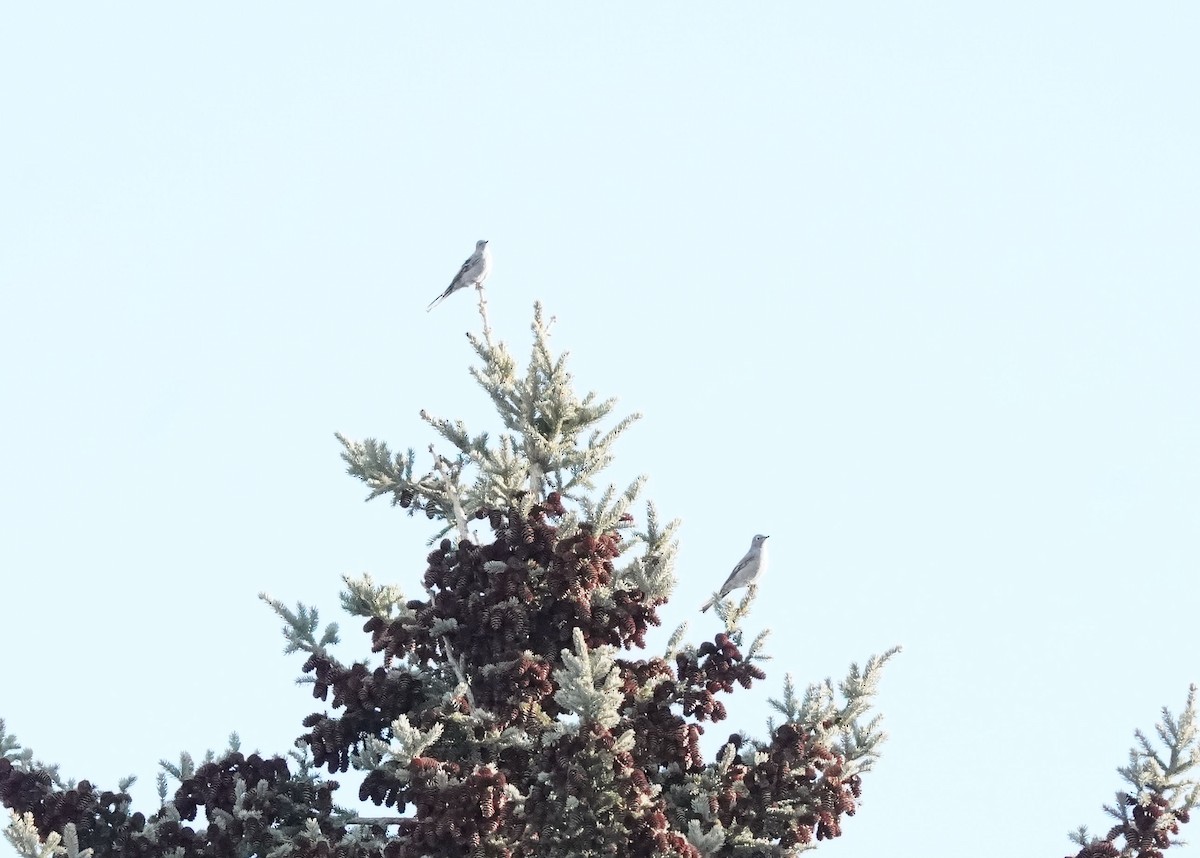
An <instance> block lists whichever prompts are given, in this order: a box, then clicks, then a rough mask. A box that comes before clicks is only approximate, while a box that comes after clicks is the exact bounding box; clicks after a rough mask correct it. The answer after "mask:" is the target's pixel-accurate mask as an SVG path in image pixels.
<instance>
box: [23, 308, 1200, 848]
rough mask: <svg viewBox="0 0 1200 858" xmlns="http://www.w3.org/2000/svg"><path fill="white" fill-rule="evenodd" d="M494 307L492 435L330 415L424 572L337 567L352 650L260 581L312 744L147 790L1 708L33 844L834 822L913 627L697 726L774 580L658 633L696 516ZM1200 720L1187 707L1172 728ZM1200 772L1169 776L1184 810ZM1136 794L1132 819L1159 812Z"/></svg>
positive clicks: (389, 842) (563, 840) (815, 829)
mask: <svg viewBox="0 0 1200 858" xmlns="http://www.w3.org/2000/svg"><path fill="white" fill-rule="evenodd" d="M480 313H481V316H482V317H483V328H482V333H481V335H480V336H472V335H469V340H470V343H471V345H472V347H473V348H474V350H475V353H476V354H477V356H478V358H479V360H480V364H479V366H477V367H475V368H473V369H472V370H471V373H472V375H473V376H474V378H475V379H476V381H478V383H479V384H480V385H481V386H482V387H483V389H484V390H485V391H486V392H487V394H488V395H489V396H490V397H491V400H492V402H493V404H494V405H495V409H496V413H497V415H498V417H499V423H500V426H501V429H500V431H499V432H498V433H497V434H496V436H495V438H493V436H492V435H491V434H489V433H486V432H483V433H479V434H472V433H471V432H470V431H468V429H467V427H466V426H465V425H463V424H462V423H461V422H458V421H450V420H446V419H443V418H440V417H436V416H433V415H431V414H429V413H427V412H422V417H423V418H424V420H425V421H426V423H428V425H429V426H430V427H431V428H432V429H433V430H434V432H435V433H436V435H437V436H439V437H440V439H441V440H440V442H439V443H440V444H441V445H442V447H441V448H440V449H439V448H438V446H437V445H431V446H430V448H429V454H430V457H431V459H430V462H431V464H430V465H429V467H428V470H427V471H426V472H424V473H423V474H420V475H417V471H416V468H417V456H416V454H415V453H414V452H413V451H412V450H407V451H404V452H393V451H392V450H391V449H390V448H389V447H388V445H387V444H385V443H383V442H381V441H376V440H371V439H368V440H364V441H354V440H351V439H349V438H346V437H344V436H341V435H339V436H338V439H339V441H340V442H341V444H342V447H343V452H342V456H343V458H344V460H345V462H346V464H347V467H348V471H349V473H350V474H351V475H353V476H354V477H355V478H357V479H359V480H361V481H362V482H363V483H364V484H365V485H366V486H367V488H368V491H369V495H368V498H369V499H370V498H377V497H389V498H390V499H391V501H392V503H393V504H394V505H396V506H398V507H400V508H401V509H403V510H406V511H407V512H408V514H409V515H410V516H414V515H417V514H423V515H424V517H425V518H426V519H427V520H428V521H429V522H431V524H430V526H431V527H432V528H433V529H434V532H433V535H432V537H431V539H430V543H429V544H430V548H431V550H430V551H429V553H428V554H427V556H426V557H425V558H424V561H423V562H424V572H423V575H422V576H421V577H420V578H419V579H417V578H416V576H415V575H414V576H413V580H411V581H405V582H403V583H404V585H405V586H407V587H409V588H410V589H411V590H413V593H412V595H409V596H406V595H405V594H404V593H403V592H402V589H401V587H400V585H398V584H378V583H376V582H375V581H373V580H372V579H371V578H370V577H369V576H363V577H361V578H350V577H347V578H345V579H344V583H345V589H344V591H343V593H342V606H343V608H344V609H345V610H346V611H347V612H348V613H350V614H351V615H353V616H356V617H359V618H360V619H361V620H362V621H363V622H362V630H363V633H364V638H363V643H364V645H369V650H370V654H369V655H367V656H366V657H364V658H362V659H360V660H358V661H355V662H354V663H351V664H344V663H342V662H341V661H339V660H338V659H337V658H336V657H335V656H334V654H333V653H332V651H331V649H330V648H331V647H332V646H333V645H334V644H336V643H337V642H338V631H337V628H336V626H334V625H329V626H327V627H325V628H324V629H323V630H322V629H321V628H320V623H319V619H318V616H317V612H316V611H315V610H313V609H311V608H308V607H305V606H304V605H298V606H297V608H296V609H295V610H292V609H290V608H288V607H287V606H286V605H285V604H284V603H283V602H281V601H279V600H276V599H274V598H271V597H269V596H266V595H265V594H264V596H263V598H264V600H265V601H266V602H267V603H268V604H269V605H270V606H271V608H273V609H274V611H275V612H276V613H277V614H278V615H279V617H281V618H282V619H283V621H284V624H285V625H284V634H285V637H286V639H287V649H288V650H289V651H293V652H302V653H304V654H305V661H304V664H303V672H304V681H307V682H308V683H310V684H311V685H312V693H313V696H314V697H315V698H316V699H317V700H319V701H321V703H322V707H321V709H320V711H316V712H313V713H312V714H310V715H308V717H306V718H304V720H303V727H304V731H305V732H304V733H303V734H302V735H301V736H300V737H299V738H298V740H297V743H296V744H297V748H296V749H295V750H294V751H292V752H290V753H289V754H288V755H287V756H286V757H279V756H276V757H271V758H264V757H262V756H260V755H258V754H250V755H245V754H243V753H242V752H241V751H240V748H239V746H238V740H237V737H236V735H234V736H233V737H231V741H230V747H229V748H228V749H227V750H226V751H225V752H224V753H222V754H221V755H219V756H218V755H216V754H212V753H210V754H209V755H208V756H206V757H205V758H204V759H203V760H202V761H201V762H200V764H199V765H197V764H196V763H195V761H194V760H192V759H191V758H190V757H189V756H188V755H186V754H184V755H182V756H181V758H180V760H179V763H178V764H170V763H165V762H164V763H163V764H162V766H163V771H162V773H160V775H159V779H158V794H159V799H160V806H159V808H158V809H157V810H155V811H153V812H152V813H150V814H149V815H146V814H144V813H142V812H136V811H134V810H133V808H132V807H131V800H130V797H129V794H128V792H127V790H128V788H129V785H130V783H131V781H130V780H127V781H123V782H122V783H120V784H119V785H118V787H117V789H116V790H115V791H109V790H101V789H98V788H97V787H95V786H93V785H92V784H91V783H90V782H88V781H81V782H79V783H74V782H68V781H64V780H63V779H62V778H61V777H60V776H59V774H58V771H57V769H56V768H55V767H52V766H47V765H45V764H43V763H40V762H38V761H35V760H34V758H33V755H32V753H31V752H30V751H29V750H28V749H25V748H22V747H21V746H20V745H19V744H18V743H17V742H16V740H15V738H14V737H12V736H9V735H7V734H6V733H4V729H3V725H2V723H0V801H2V802H3V804H4V805H5V806H7V807H9V808H10V809H11V810H12V823H11V825H10V826H9V829H8V831H7V835H8V838H9V841H10V842H11V843H12V844H13V845H14V846H15V847H16V848H17V850H18V851H19V852H20V853H21V854H23V855H49V854H66V855H68V856H72V858H73V856H77V855H81V856H93V855H94V856H120V858H135V856H136V858H142V856H145V858H151V856H154V858H157V856H169V855H186V856H190V855H214V856H224V855H230V856H233V855H238V856H249V855H257V856H280V857H281V856H330V855H336V856H346V858H359V857H360V856H362V858H368V856H369V857H370V858H377V856H385V857H386V858H416V856H468V855H470V856H505V858H508V857H509V856H513V858H517V857H518V856H519V858H534V856H564V858H565V856H591V855H622V856H623V855H629V856H652V855H653V856H660V855H661V856H687V858H700V856H758V855H766V856H783V855H793V854H797V853H799V852H802V851H805V850H807V849H810V848H812V847H814V846H815V845H816V844H817V843H818V842H819V841H821V840H824V839H828V838H832V837H837V836H839V835H840V834H841V833H842V826H843V824H844V822H845V818H846V817H848V816H851V815H853V814H854V813H855V811H856V809H857V805H858V800H859V797H860V794H861V791H862V789H863V776H864V774H865V773H867V772H868V771H869V769H870V768H871V765H872V764H873V762H874V761H875V760H876V759H877V757H878V754H879V745H880V742H881V741H882V740H883V738H884V734H883V733H882V731H881V729H880V719H879V716H878V715H872V714H871V704H872V700H873V697H874V695H875V692H876V688H877V684H878V681H879V678H880V674H881V670H882V668H883V665H884V664H885V663H886V662H887V661H888V659H889V658H891V657H892V655H893V654H894V653H895V652H896V650H890V651H888V652H886V653H883V654H882V655H880V656H877V657H872V658H870V659H868V660H867V661H866V662H865V664H864V665H863V667H862V668H861V669H860V668H859V667H858V666H856V665H852V666H851V668H850V670H849V673H848V675H847V677H846V678H845V680H843V681H842V682H841V683H840V684H839V685H838V686H837V687H836V688H835V687H834V685H833V683H831V682H830V681H828V680H827V681H824V682H819V683H815V684H813V685H809V686H808V687H807V688H806V689H805V690H804V691H803V692H801V691H799V690H798V689H797V688H796V686H795V685H794V683H793V682H792V680H791V677H790V676H789V677H786V678H785V681H784V685H783V693H782V695H781V698H780V699H779V700H775V701H772V703H773V705H774V707H775V709H776V711H777V712H778V715H779V720H778V723H769V724H768V725H767V733H766V735H765V736H764V737H763V738H752V737H751V736H750V735H749V732H748V731H735V732H731V733H730V734H729V736H728V738H727V739H726V740H725V741H724V742H723V743H722V744H721V745H720V746H719V748H718V750H717V752H716V755H715V758H714V759H705V758H704V756H703V754H702V752H701V748H700V737H701V735H702V733H703V732H704V730H705V728H706V727H710V728H712V727H713V726H715V725H717V724H718V723H719V722H721V721H724V720H725V719H726V717H727V715H728V710H727V708H726V703H725V699H724V698H725V697H726V696H727V695H729V694H730V693H731V692H733V691H734V690H735V689H737V688H749V687H751V686H752V685H753V683H754V682H756V681H761V680H763V679H764V678H765V673H764V672H763V670H762V668H761V667H760V666H759V665H760V664H761V663H762V661H763V660H764V659H765V655H764V653H763V651H762V650H763V640H764V635H765V633H759V634H758V635H756V636H754V637H753V639H752V640H751V641H750V642H749V643H747V642H746V641H745V639H744V637H745V634H746V632H745V630H744V628H743V624H744V622H745V620H746V616H747V613H748V611H749V608H750V606H751V604H752V602H753V599H754V596H755V588H754V587H753V586H752V587H750V588H749V590H748V591H747V593H746V594H745V596H744V597H743V598H742V599H741V600H740V602H737V603H734V602H732V601H721V602H718V603H717V612H718V615H719V616H720V617H721V619H722V620H723V621H724V623H725V629H724V631H722V632H721V633H719V634H717V635H716V636H715V637H714V638H713V639H712V640H710V641H704V642H702V643H700V644H699V645H692V644H685V643H684V635H685V629H684V628H683V627H680V628H679V629H678V630H677V631H676V632H675V634H673V635H672V636H671V638H670V641H669V642H668V644H667V646H666V649H665V652H663V653H662V654H660V655H653V656H647V655H645V654H644V652H645V650H646V649H647V641H646V635H647V632H648V631H649V629H650V627H651V626H657V625H659V624H660V617H659V613H658V612H659V610H660V608H661V607H662V606H663V605H664V604H665V603H666V602H667V600H668V598H669V597H670V595H671V592H672V588H673V586H674V583H675V578H674V565H675V555H676V549H677V541H676V533H677V529H678V522H676V521H671V522H669V523H666V524H663V523H662V521H661V520H660V518H659V515H658V513H657V511H656V509H655V507H654V506H653V504H647V505H646V506H645V507H644V513H643V520H642V523H640V524H639V522H638V521H637V520H636V518H635V513H634V508H635V503H636V502H637V501H638V499H639V495H640V493H641V490H642V486H643V482H644V481H643V480H642V479H638V480H636V481H635V482H634V483H633V484H632V485H630V486H628V487H627V488H626V489H625V490H624V491H617V490H616V489H614V488H613V487H611V486H609V487H607V488H605V489H603V490H601V489H599V488H598V485H597V481H598V479H599V477H600V475H601V473H602V472H603V470H604V468H605V467H606V466H607V465H608V464H609V463H610V462H611V461H612V458H613V455H614V453H613V447H614V443H615V441H616V440H617V439H618V437H619V436H620V435H621V434H622V433H623V432H624V431H625V430H626V429H627V428H628V427H629V426H630V425H631V424H632V423H633V422H634V421H635V420H636V418H637V415H632V416H629V417H625V418H624V419H620V420H617V421H616V422H615V424H613V425H611V426H610V427H609V428H607V429H606V428H604V424H605V423H606V421H607V420H608V419H609V418H610V415H611V414H612V412H613V409H614V406H615V401H614V400H611V399H607V400H601V399H598V398H597V397H596V396H595V395H593V394H588V395H586V396H583V397H582V398H581V397H579V396H578V395H577V394H576V393H575V390H574V387H573V384H572V379H571V376H570V374H569V373H568V371H567V367H566V356H565V354H564V355H560V356H555V354H554V353H553V351H552V350H551V346H550V340H549V325H548V324H547V323H546V321H545V319H544V316H543V314H542V310H541V307H540V306H536V305H535V313H534V321H533V325H532V330H533V349H532V354H531V356H530V360H529V363H528V365H527V367H526V368H525V369H524V371H523V372H519V371H518V368H517V362H516V360H515V359H514V358H513V357H512V355H511V354H510V353H509V351H508V349H507V348H506V347H505V345H504V344H503V343H501V342H498V341H496V340H494V338H493V335H492V332H491V329H490V327H489V325H488V320H487V314H486V302H485V301H484V296H483V293H482V291H481V292H480ZM1191 703H1192V700H1191V699H1189V709H1188V712H1192V709H1191ZM1193 722H1194V715H1188V716H1186V717H1185V718H1183V719H1181V720H1180V721H1179V722H1171V721H1168V723H1169V724H1171V725H1173V726H1172V727H1171V730H1174V731H1175V732H1174V733H1170V735H1171V736H1173V737H1174V738H1175V739H1176V740H1177V742H1176V744H1177V745H1179V746H1180V747H1181V748H1184V747H1185V746H1186V742H1193V744H1194V736H1193V735H1192V733H1194V729H1193V727H1192V726H1190V725H1192V724H1193ZM1189 731H1192V732H1189ZM1168 732H1170V731H1168ZM1185 734H1186V735H1185ZM1185 739H1186V741H1185ZM1141 759H1142V758H1139V760H1141ZM1177 762H1178V761H1177V760H1175V757H1174V756H1172V757H1171V760H1170V761H1168V764H1167V765H1164V766H1163V767H1162V769H1163V771H1164V772H1165V773H1166V775H1165V778H1166V779H1165V780H1162V779H1160V780H1158V781H1156V780H1154V779H1153V778H1150V779H1146V778H1143V779H1142V780H1140V781H1139V784H1142V787H1140V789H1143V790H1144V791H1148V792H1145V793H1139V794H1138V796H1137V797H1136V798H1137V804H1136V806H1137V807H1150V806H1153V807H1155V808H1157V807H1159V805H1157V804H1155V802H1156V801H1157V798H1156V797H1157V796H1160V795H1164V796H1165V795H1167V792H1168V791H1169V790H1168V787H1169V788H1170V789H1175V788H1177V787H1179V785H1180V784H1181V783H1184V782H1185V781H1184V780H1181V778H1184V770H1183V769H1181V768H1179V766H1178V765H1176V763H1177ZM351 768H354V769H357V770H360V771H362V772H364V773H365V778H364V780H363V782H362V786H361V788H360V790H359V795H358V798H359V800H360V801H361V802H363V803H371V804H373V805H374V806H376V807H377V808H378V811H377V812H374V813H373V814H372V815H369V816H364V815H360V814H359V813H357V812H355V811H351V810H347V809H345V808H343V807H340V806H338V805H337V804H335V793H336V790H337V787H338V784H337V782H336V780H333V779H330V778H329V777H327V776H326V774H323V773H322V772H321V770H322V769H324V770H325V772H326V773H327V774H328V775H336V774H337V773H340V772H346V771H348V770H349V769H351ZM1132 770H1133V769H1131V771H1132ZM1137 772H1138V773H1139V774H1138V775H1137V776H1138V777H1142V775H1141V774H1140V773H1141V772H1142V769H1137ZM171 784H174V789H173V790H172V789H171V788H170V785H171ZM1155 790H1158V792H1155ZM1144 794H1145V795H1149V796H1150V798H1149V799H1148V800H1147V801H1148V803H1142V798H1143V796H1144ZM1194 799H1195V793H1194V791H1193V792H1192V793H1191V794H1189V795H1188V796H1184V797H1182V798H1181V797H1180V795H1179V794H1176V793H1171V794H1170V795H1169V796H1168V797H1167V799H1166V800H1167V802H1168V804H1169V808H1168V810H1169V813H1170V817H1169V818H1170V820H1171V822H1172V823H1177V822H1185V821H1186V818H1187V817H1186V813H1187V809H1188V808H1189V807H1190V806H1191V805H1190V802H1192V801H1194ZM1172 802H1174V803H1172ZM1184 805H1186V806H1184ZM1124 807H1125V805H1122V808H1124ZM1120 812H1121V813H1124V812H1125V811H1124V810H1122V811H1120ZM1131 813H1132V817H1121V819H1122V820H1124V821H1123V823H1122V824H1123V825H1125V826H1126V827H1125V828H1123V829H1122V831H1123V832H1124V831H1126V830H1128V831H1136V832H1142V833H1144V832H1145V831H1146V830H1147V829H1146V823H1145V819H1144V814H1143V816H1138V811H1137V810H1136V809H1135V810H1133V811H1131ZM1163 818H1164V817H1163V814H1162V813H1159V814H1158V815H1157V816H1156V817H1155V819H1156V820H1161V819H1163ZM1156 825H1159V823H1158V822H1153V823H1151V824H1150V827H1151V829H1153V830H1154V831H1157V830H1158V829H1157V828H1155V826H1156ZM1139 826H1140V827H1139ZM1080 836H1081V838H1085V839H1083V840H1081V845H1082V846H1084V852H1081V853H1080V856H1081V858H1098V856H1101V855H1109V854H1126V853H1115V852H1114V853H1109V852H1104V851H1098V850H1102V849H1103V848H1104V847H1103V845H1102V844H1103V843H1111V842H1112V840H1113V839H1114V838H1113V837H1112V836H1110V838H1109V839H1108V840H1106V841H1087V840H1086V833H1085V832H1083V833H1081V835H1080ZM1138 836H1141V834H1139V835H1138ZM1156 842H1157V841H1156ZM1162 848H1165V846H1163V847H1162ZM1089 849H1090V850H1092V851H1090V852H1089V851H1088V850H1089ZM1128 854H1131V855H1132V854H1139V855H1143V854H1144V855H1147V856H1149V855H1150V854H1152V853H1150V852H1144V853H1141V852H1139V853H1128Z"/></svg>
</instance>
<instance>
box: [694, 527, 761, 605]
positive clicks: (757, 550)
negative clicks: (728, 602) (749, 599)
mask: <svg viewBox="0 0 1200 858" xmlns="http://www.w3.org/2000/svg"><path fill="white" fill-rule="evenodd" d="M766 571H767V537H765V536H763V535H762V534H761V533H760V534H758V536H756V537H754V539H752V540H750V550H749V551H747V552H746V556H745V557H743V558H742V559H741V560H739V561H738V563H737V566H734V567H733V571H732V572H730V573H729V577H728V578H726V579H725V583H724V584H722V585H721V592H720V593H719V594H718V595H716V596H713V597H712V598H711V599H709V600H708V601H707V602H705V603H704V604H703V605H702V606H701V608H700V613H704V612H705V611H707V610H708V609H709V608H711V607H712V606H713V604H714V603H715V602H716V601H717V599H724V598H725V597H726V596H728V595H729V594H730V593H732V592H733V591H734V590H737V589H739V588H741V587H747V586H749V585H750V584H753V583H754V582H755V581H757V580H758V576H759V575H761V574H762V573H764V572H766Z"/></svg>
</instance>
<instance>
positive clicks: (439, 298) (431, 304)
mask: <svg viewBox="0 0 1200 858" xmlns="http://www.w3.org/2000/svg"><path fill="white" fill-rule="evenodd" d="M445 297H446V296H445V295H438V296H437V297H436V298H434V299H433V300H432V301H430V302H429V306H428V307H426V308H425V312H426V313H428V312H429V311H430V310H432V309H433V308H434V307H436V306H437V305H438V304H440V303H441V302H442V299H443V298H445Z"/></svg>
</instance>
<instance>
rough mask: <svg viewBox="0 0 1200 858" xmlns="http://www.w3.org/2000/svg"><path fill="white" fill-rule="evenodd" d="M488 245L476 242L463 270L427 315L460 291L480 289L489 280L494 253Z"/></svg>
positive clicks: (434, 302)
mask: <svg viewBox="0 0 1200 858" xmlns="http://www.w3.org/2000/svg"><path fill="white" fill-rule="evenodd" d="M487 244H488V243H487V242H486V241H483V240H480V241H477V242H475V252H474V253H472V254H471V255H470V256H468V257H467V261H466V262H464V263H463V264H462V268H460V269H458V273H457V274H455V275H454V279H453V280H451V281H450V285H449V286H447V287H446V291H445V292H443V293H442V294H441V295H438V296H437V297H436V298H434V299H433V303H432V304H430V305H429V306H428V307H426V308H425V312H426V313H428V312H429V311H430V310H432V309H433V308H434V307H436V306H437V305H438V304H439V303H441V302H442V301H444V300H445V299H447V298H449V297H450V296H451V295H453V294H454V293H455V292H457V291H458V290H459V289H466V288H467V287H468V286H474V287H476V288H478V287H480V286H482V285H483V281H484V280H487V279H488V275H489V274H491V273H492V253H491V251H490V250H488V246H487Z"/></svg>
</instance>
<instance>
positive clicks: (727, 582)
mask: <svg viewBox="0 0 1200 858" xmlns="http://www.w3.org/2000/svg"><path fill="white" fill-rule="evenodd" d="M753 557H754V552H753V551H747V552H746V556H745V557H743V558H742V559H741V560H739V561H738V563H737V566H734V567H733V571H732V572H730V573H729V577H728V578H726V579H725V583H724V584H722V585H721V589H722V590H723V589H725V588H726V587H728V586H729V585H730V584H732V583H733V580H734V579H735V578H737V576H738V573H739V572H741V571H742V570H743V569H745V568H746V567H747V566H749V565H750V561H751V560H752V559H753Z"/></svg>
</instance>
